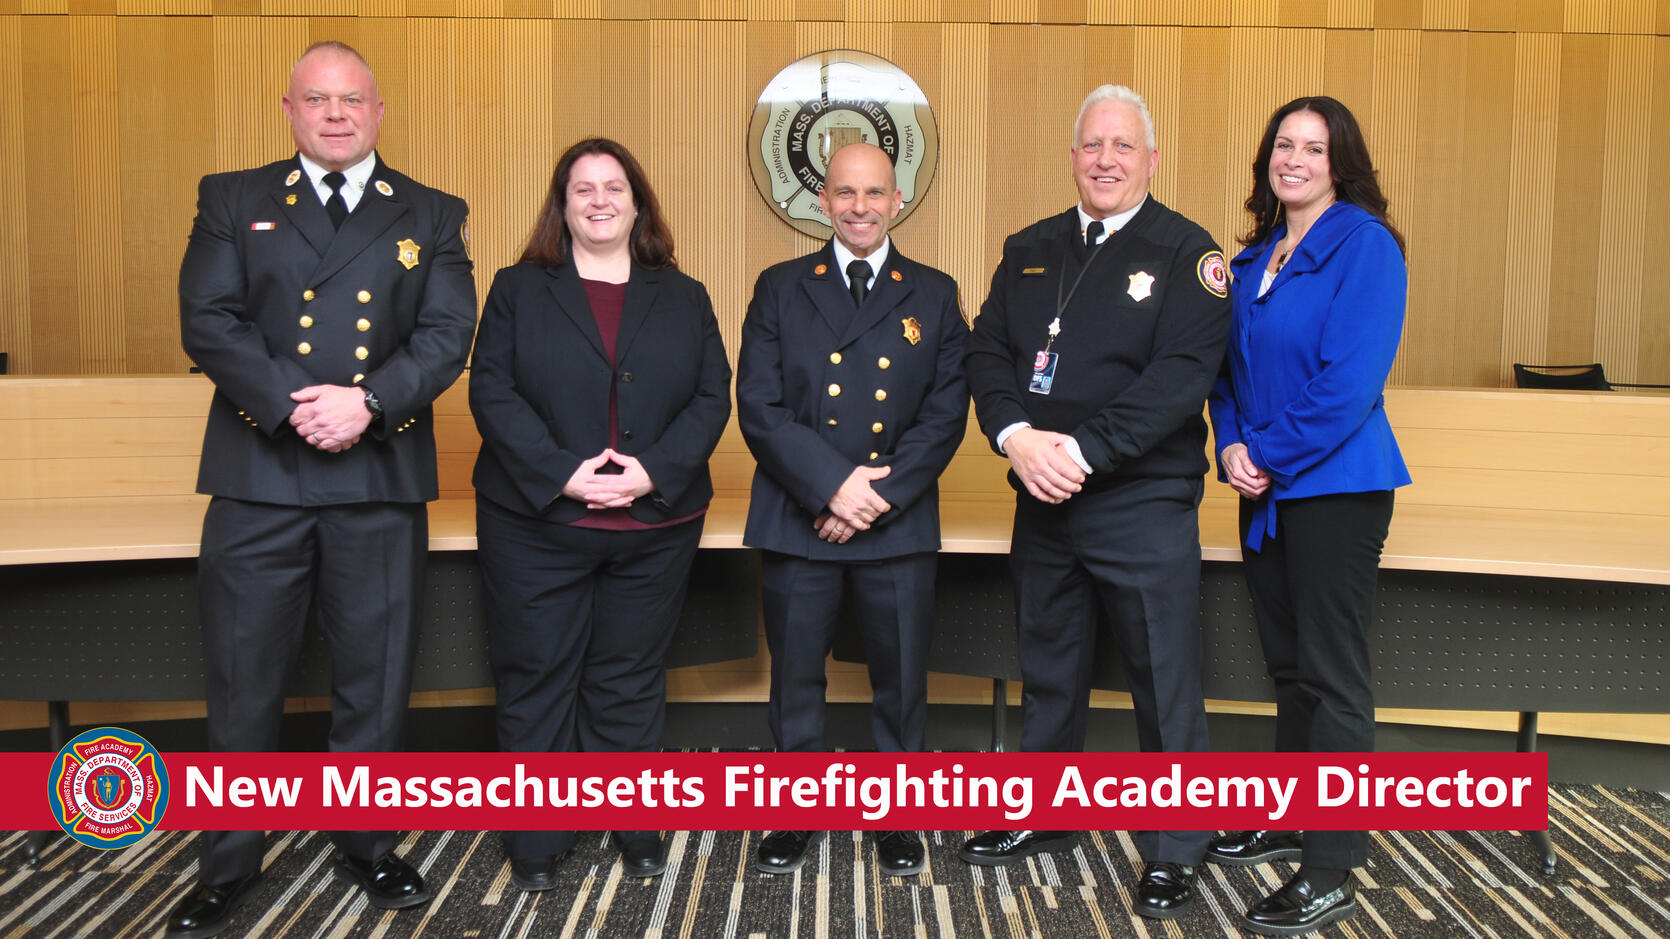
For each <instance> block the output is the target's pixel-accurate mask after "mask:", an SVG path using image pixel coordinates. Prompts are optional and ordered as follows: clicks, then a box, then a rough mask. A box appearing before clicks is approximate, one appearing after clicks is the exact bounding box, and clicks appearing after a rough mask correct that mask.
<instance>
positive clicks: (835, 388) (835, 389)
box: [829, 382, 841, 398]
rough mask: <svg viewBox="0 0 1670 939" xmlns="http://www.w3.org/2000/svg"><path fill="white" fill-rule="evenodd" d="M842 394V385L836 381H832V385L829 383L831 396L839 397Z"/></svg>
mask: <svg viewBox="0 0 1670 939" xmlns="http://www.w3.org/2000/svg"><path fill="white" fill-rule="evenodd" d="M840 394H841V386H840V385H837V384H835V383H834V382H831V383H830V385H829V396H830V397H831V398H835V397H839V396H840Z"/></svg>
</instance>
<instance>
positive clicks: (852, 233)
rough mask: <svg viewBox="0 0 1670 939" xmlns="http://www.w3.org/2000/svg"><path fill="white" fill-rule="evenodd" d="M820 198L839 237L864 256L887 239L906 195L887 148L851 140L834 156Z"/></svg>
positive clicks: (855, 251)
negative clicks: (901, 189) (899, 183)
mask: <svg viewBox="0 0 1670 939" xmlns="http://www.w3.org/2000/svg"><path fill="white" fill-rule="evenodd" d="M818 201H819V202H820V203H822V204H823V211H824V213H825V214H827V215H828V216H829V222H830V224H831V225H832V226H833V227H834V229H835V237H836V238H838V239H839V240H840V242H841V244H843V245H845V246H846V247H847V250H849V251H851V252H852V253H853V254H856V255H858V256H859V257H861V258H862V257H866V256H868V255H869V254H870V252H872V251H874V250H876V249H877V248H879V247H881V245H882V242H884V241H885V240H886V239H887V227H888V226H889V225H891V224H892V223H893V219H895V218H897V217H898V215H899V209H900V208H901V207H903V205H904V194H903V193H901V192H899V185H898V178H897V176H896V175H895V174H894V171H893V161H892V160H891V159H889V158H888V156H887V152H886V151H885V150H883V149H881V148H880V147H877V146H874V145H872V144H867V143H849V144H847V145H846V146H844V147H842V148H841V149H839V150H837V151H835V155H834V156H832V157H830V159H829V169H828V170H827V171H826V172H825V173H824V177H823V192H822V193H820V194H819V195H818Z"/></svg>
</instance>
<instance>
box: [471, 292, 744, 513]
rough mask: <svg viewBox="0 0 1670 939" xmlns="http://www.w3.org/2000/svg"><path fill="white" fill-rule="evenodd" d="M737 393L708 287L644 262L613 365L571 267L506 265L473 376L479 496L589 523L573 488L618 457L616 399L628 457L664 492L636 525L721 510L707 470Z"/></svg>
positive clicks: (641, 507)
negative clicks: (612, 454) (613, 417)
mask: <svg viewBox="0 0 1670 939" xmlns="http://www.w3.org/2000/svg"><path fill="white" fill-rule="evenodd" d="M730 385H731V367H730V364H729V363H728V362H727V361H726V360H725V345H724V342H723V341H722V340H721V339H720V337H719V323H718V320H716V319H715V318H714V315H713V303H712V302H711V301H710V300H709V299H708V295H707V288H706V287H704V286H702V284H701V282H700V281H697V280H695V279H693V278H691V277H688V276H686V275H684V274H682V273H680V272H678V271H677V270H672V269H665V270H650V269H648V268H644V267H641V266H639V265H637V264H633V265H632V274H631V277H630V278H629V279H628V281H627V284H626V299H625V302H624V304H623V306H622V309H621V323H620V333H619V336H618V337H617V339H616V342H615V364H614V365H613V366H612V367H611V366H610V364H609V360H608V358H606V357H605V356H604V352H603V340H602V337H601V336H599V334H598V332H597V318H596V317H595V316H594V315H593V314H592V311H591V304H590V303H589V302H588V301H587V299H586V289H585V285H584V284H583V283H581V280H580V274H579V272H578V271H576V270H575V268H574V264H573V262H572V261H571V262H569V263H567V264H564V265H562V266H561V267H542V266H540V265H537V264H529V263H523V264H517V265H514V266H512V267H507V268H505V269H503V270H501V271H499V273H498V274H497V275H496V276H495V277H494V278H493V286H492V288H491V289H490V290H488V292H487V306H486V309H485V310H483V312H482V315H481V332H480V335H479V337H478V338H477V340H476V349H475V363H474V365H473V366H472V367H471V369H470V411H471V412H472V413H473V414H474V415H475V420H476V426H477V427H478V428H479V429H480V430H481V454H480V456H479V457H477V459H476V465H475V487H476V492H477V493H478V494H479V495H481V496H483V497H485V498H488V499H491V500H492V501H494V502H496V503H498V504H499V505H502V506H504V507H506V508H509V509H513V510H516V511H519V512H523V513H527V514H530V515H544V516H545V517H547V518H550V519H552V520H554V521H572V520H574V519H577V518H579V517H581V516H582V515H585V514H586V511H587V510H586V507H585V504H584V503H581V502H576V501H575V500H573V499H570V498H567V497H566V496H562V495H561V494H562V487H563V486H565V485H567V483H568V479H569V477H570V476H573V475H574V470H575V469H576V468H578V467H579V465H580V463H581V461H583V460H586V459H590V458H591V457H594V456H596V455H597V454H599V453H601V452H603V449H604V448H605V447H607V446H609V390H610V388H611V387H613V388H614V389H615V397H616V414H617V417H618V419H619V422H620V444H619V446H618V447H616V449H617V450H619V451H620V452H621V453H625V454H627V455H629V456H634V457H637V459H638V461H639V462H641V463H642V464H643V466H644V470H645V472H647V473H649V478H650V481H651V482H652V483H654V485H655V490H654V491H653V492H652V493H651V494H650V496H649V497H648V498H643V499H637V500H635V501H634V502H633V503H632V505H631V506H630V507H629V508H628V509H627V511H628V513H630V514H631V516H632V517H633V518H636V519H638V520H640V521H645V522H662V521H668V520H670V519H674V518H680V517H682V516H685V515H689V514H691V513H693V512H696V511H697V510H699V509H701V508H702V507H703V506H705V505H707V503H708V502H709V500H711V499H712V498H713V482H712V479H711V477H709V475H708V468H707V461H708V457H709V456H711V455H712V454H713V448H714V447H715V446H717V445H718V443H719V437H720V435H721V434H723V433H724V431H725V422H726V421H727V420H729V418H730V415H731V395H730Z"/></svg>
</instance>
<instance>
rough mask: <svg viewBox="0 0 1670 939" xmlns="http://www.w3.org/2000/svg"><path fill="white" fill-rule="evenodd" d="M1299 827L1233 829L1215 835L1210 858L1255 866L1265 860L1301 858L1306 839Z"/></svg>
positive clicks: (1219, 861) (1212, 860) (1238, 864)
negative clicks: (1268, 829)
mask: <svg viewBox="0 0 1670 939" xmlns="http://www.w3.org/2000/svg"><path fill="white" fill-rule="evenodd" d="M1302 837H1303V836H1301V835H1300V834H1299V833H1298V832H1296V831H1232V832H1229V833H1228V834H1224V835H1219V836H1218V837H1216V838H1213V839H1212V843H1211V844H1210V845H1208V846H1207V848H1206V860H1207V861H1209V862H1211V863H1213V864H1228V865H1230V866H1231V867H1251V866H1253V865H1254V864H1263V863H1264V862H1265V861H1297V860H1299V856H1300V855H1301V854H1303V853H1304V842H1303V840H1302Z"/></svg>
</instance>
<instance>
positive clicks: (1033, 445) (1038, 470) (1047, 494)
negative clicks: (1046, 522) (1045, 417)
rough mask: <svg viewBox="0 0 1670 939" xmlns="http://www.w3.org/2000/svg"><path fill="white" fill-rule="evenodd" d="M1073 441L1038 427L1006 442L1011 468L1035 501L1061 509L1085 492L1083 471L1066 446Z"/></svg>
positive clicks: (1024, 430)
mask: <svg viewBox="0 0 1670 939" xmlns="http://www.w3.org/2000/svg"><path fill="white" fill-rule="evenodd" d="M1071 439H1072V438H1071V437H1069V436H1067V435H1066V434H1060V433H1056V432H1055V431H1053V430H1039V429H1038V428H1036V427H1022V428H1020V429H1019V430H1017V431H1015V432H1014V433H1012V434H1010V435H1009V436H1008V437H1006V438H1004V441H1003V452H1004V453H1005V454H1007V455H1008V457H1009V465H1010V466H1012V467H1014V469H1015V475H1016V476H1018V477H1020V481H1021V484H1022V485H1024V486H1025V487H1026V491H1027V492H1030V493H1032V497H1033V498H1034V499H1037V500H1038V501H1040V502H1048V503H1050V504H1051V505H1058V504H1060V503H1062V502H1065V501H1067V500H1068V499H1071V498H1072V497H1073V495H1074V494H1075V493H1077V492H1079V491H1080V490H1082V489H1083V488H1084V470H1082V469H1080V468H1079V465H1078V464H1077V463H1075V462H1073V458H1072V456H1071V455H1069V454H1068V452H1067V448H1066V446H1064V445H1065V444H1066V442H1067V441H1068V440H1071Z"/></svg>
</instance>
